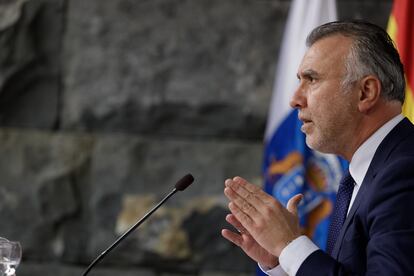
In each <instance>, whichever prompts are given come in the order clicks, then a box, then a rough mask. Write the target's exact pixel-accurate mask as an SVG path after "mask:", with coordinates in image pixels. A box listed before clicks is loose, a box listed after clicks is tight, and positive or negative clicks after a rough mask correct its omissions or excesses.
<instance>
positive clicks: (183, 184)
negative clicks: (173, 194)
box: [175, 174, 194, 191]
mask: <svg viewBox="0 0 414 276" xmlns="http://www.w3.org/2000/svg"><path fill="white" fill-rule="evenodd" d="M193 181H194V177H193V176H192V175H191V174H186V175H184V176H183V177H182V178H181V179H180V180H178V181H177V183H176V184H175V188H176V189H177V190H178V191H184V190H185V189H186V188H187V187H188V186H190V184H191V183H193Z"/></svg>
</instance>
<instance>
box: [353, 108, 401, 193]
mask: <svg viewBox="0 0 414 276" xmlns="http://www.w3.org/2000/svg"><path fill="white" fill-rule="evenodd" d="M403 119H404V116H403V115H401V114H399V115H397V116H395V117H394V118H392V119H391V120H389V121H388V122H387V123H385V124H384V125H383V126H382V127H380V128H379V129H378V130H377V131H376V132H374V134H372V135H371V136H370V137H369V138H368V139H367V140H366V141H365V142H364V143H363V144H362V145H361V146H360V147H359V148H358V149H357V151H356V152H355V154H354V155H353V156H352V159H351V163H350V164H349V173H350V174H351V176H352V178H353V179H354V181H355V185H358V186H359V185H361V184H362V181H363V180H364V177H365V175H366V173H367V171H368V168H369V165H370V164H371V161H372V158H374V154H375V151H376V150H377V148H378V146H379V145H380V144H381V142H382V140H384V138H385V136H387V134H388V133H390V131H391V130H392V129H393V128H394V127H395V126H396V125H397V124H398V123H399V122H401V121H402V120H403Z"/></svg>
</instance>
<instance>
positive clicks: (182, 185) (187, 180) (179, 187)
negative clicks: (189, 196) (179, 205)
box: [82, 174, 194, 276]
mask: <svg viewBox="0 0 414 276" xmlns="http://www.w3.org/2000/svg"><path fill="white" fill-rule="evenodd" d="M193 181H194V177H193V176H192V175H191V174H186V175H184V176H183V177H182V178H181V179H180V180H178V181H177V183H176V184H175V186H174V189H173V190H172V191H171V192H170V193H169V194H168V195H167V196H165V197H164V198H163V199H162V200H161V201H160V202H159V203H158V204H157V205H155V206H154V207H153V208H152V209H151V210H150V211H149V212H148V213H146V214H145V216H143V217H142V218H141V219H140V220H139V221H138V222H137V223H135V224H134V225H133V226H131V228H129V229H128V230H127V231H126V232H125V233H124V234H122V236H120V237H119V238H118V239H117V240H116V241H115V242H114V243H113V244H112V245H111V246H109V247H108V248H107V249H105V250H104V251H103V252H102V253H101V254H100V255H99V256H98V257H97V258H96V259H95V260H94V261H93V262H92V263H91V264H90V265H89V266H88V268H87V269H86V270H85V272H84V273H83V274H82V276H86V275H87V274H88V273H89V271H91V269H92V268H93V267H94V266H95V265H96V264H97V263H98V262H100V261H101V260H102V259H103V257H105V255H106V254H108V253H109V252H110V251H111V250H112V249H114V248H115V247H116V246H117V245H118V244H119V243H120V242H121V241H122V240H123V239H125V238H126V237H127V236H128V235H129V234H130V233H131V232H132V231H134V230H135V229H136V228H138V227H139V226H140V225H141V224H142V223H143V222H144V221H145V220H146V219H147V218H148V217H149V216H151V215H152V213H154V212H155V211H156V210H157V209H158V208H159V207H160V206H161V205H163V204H164V203H165V202H166V201H167V200H168V199H169V198H170V197H171V196H172V195H174V194H175V193H176V192H178V191H184V190H185V189H186V188H187V187H188V186H190V184H191V183H193Z"/></svg>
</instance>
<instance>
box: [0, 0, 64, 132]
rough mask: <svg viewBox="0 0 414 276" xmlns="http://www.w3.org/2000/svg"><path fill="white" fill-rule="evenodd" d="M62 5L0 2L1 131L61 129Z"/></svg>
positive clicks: (57, 0)
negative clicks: (6, 127)
mask: <svg viewBox="0 0 414 276" xmlns="http://www.w3.org/2000/svg"><path fill="white" fill-rule="evenodd" d="M63 3H64V0H36V1H27V0H12V1H10V0H9V1H1V2H0V13H1V14H0V15H2V19H0V49H1V51H0V125H2V126H17V127H35V128H41V129H52V128H54V127H56V126H57V125H58V124H59V118H58V116H59V107H60V91H59V90H60V86H61V84H60V79H61V76H60V73H61V51H62V34H63V20H62V19H63V12H64V11H63Z"/></svg>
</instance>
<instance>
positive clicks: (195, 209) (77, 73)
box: [0, 0, 392, 276]
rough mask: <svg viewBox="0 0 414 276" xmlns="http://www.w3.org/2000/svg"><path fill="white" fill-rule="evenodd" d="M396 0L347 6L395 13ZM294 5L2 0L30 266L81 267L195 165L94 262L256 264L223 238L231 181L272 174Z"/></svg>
mask: <svg viewBox="0 0 414 276" xmlns="http://www.w3.org/2000/svg"><path fill="white" fill-rule="evenodd" d="M391 2H392V1H391V0H381V1H377V0H361V1H359V0H358V1H357V0H351V1H349V0H338V14H339V17H340V18H342V19H343V18H357V19H368V20H370V21H372V22H374V23H377V24H379V25H381V26H383V27H385V26H386V22H387V19H388V15H389V11H390V8H391ZM290 3H291V1H289V0H232V1H220V0H139V1H138V0H87V1H85V0H0V126H1V128H0V155H1V157H2V158H0V177H1V181H0V219H1V223H0V236H4V237H8V238H10V239H13V240H20V241H21V242H22V244H23V251H24V255H23V256H24V257H23V262H22V265H21V266H20V267H19V270H18V275H19V276H22V275H23V276H24V275H31V276H37V275H62V276H65V275H80V274H81V273H82V271H83V270H84V268H85V267H86V266H87V264H89V262H91V261H92V260H93V259H94V258H95V257H96V255H98V254H99V253H100V252H101V251H102V250H104V249H105V248H106V247H107V246H109V245H110V244H111V243H112V242H113V241H114V240H115V239H116V237H117V236H118V235H119V234H121V233H122V232H123V231H125V230H126V229H127V228H128V227H129V226H130V225H132V224H133V223H134V222H135V221H136V219H138V218H139V217H140V216H142V215H143V214H144V213H146V212H147V211H148V209H149V208H150V207H151V206H152V204H153V203H155V202H157V201H158V200H160V199H161V197H162V196H164V195H165V194H166V193H168V192H169V191H170V189H171V188H172V187H173V185H174V183H175V182H176V181H177V180H178V179H179V178H180V177H181V176H182V175H184V174H186V173H188V172H191V173H192V174H193V175H194V176H195V178H196V182H195V183H194V184H193V185H192V186H190V187H189V188H188V189H187V190H186V191H185V192H182V193H178V194H176V195H175V196H174V198H172V199H170V200H169V202H168V203H167V205H165V206H163V207H161V208H160V209H159V210H158V211H157V212H156V213H155V214H154V216H153V217H151V218H150V219H149V220H148V221H147V222H146V223H145V224H143V225H142V227H141V228H140V229H139V231H135V232H134V233H133V234H132V235H131V236H130V237H128V239H127V240H126V241H125V242H124V243H123V244H121V246H120V247H119V248H117V249H115V250H114V251H113V252H111V253H110V255H109V256H108V258H107V259H106V260H104V261H103V262H102V263H100V264H99V265H98V266H97V269H96V271H94V273H91V275H104V276H105V275H143V276H147V275H148V276H153V275H154V276H178V275H202V276H222V275H238V276H240V275H252V274H253V270H254V264H253V263H252V262H251V261H250V260H249V259H248V258H247V257H246V256H245V255H244V254H243V253H242V252H241V251H240V250H238V249H237V248H235V246H233V245H231V244H230V243H229V242H227V241H225V240H224V239H223V238H222V237H221V236H220V230H221V228H222V227H224V225H225V221H224V216H225V215H226V213H227V211H226V210H227V208H226V200H225V199H224V197H223V195H222V190H223V181H224V179H225V178H227V177H231V176H234V175H243V176H244V177H246V178H248V179H250V180H252V181H253V182H255V183H257V184H260V182H261V180H260V177H259V176H260V164H261V152H262V145H261V144H262V141H261V139H262V133H263V130H264V125H265V120H266V114H267V109H268V102H269V99H270V95H271V92H272V83H273V77H274V76H273V75H274V67H275V64H276V59H277V52H278V48H279V45H280V40H281V37H282V31H283V28H284V25H285V20H286V16H287V11H288V8H289V6H290ZM8 127H13V128H8ZM29 128H30V129H32V130H30V129H29ZM52 131H53V132H52Z"/></svg>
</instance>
